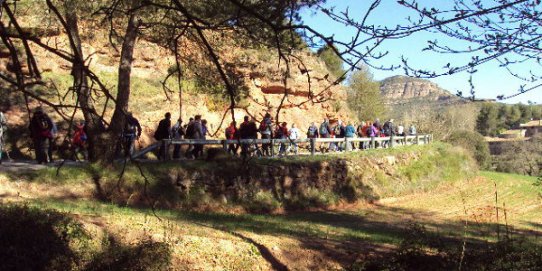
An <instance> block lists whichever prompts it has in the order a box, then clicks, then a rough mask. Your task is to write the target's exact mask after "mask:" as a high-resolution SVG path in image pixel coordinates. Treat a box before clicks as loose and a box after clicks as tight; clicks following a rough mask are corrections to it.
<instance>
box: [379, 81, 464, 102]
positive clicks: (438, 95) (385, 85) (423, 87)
mask: <svg viewBox="0 0 542 271" xmlns="http://www.w3.org/2000/svg"><path fill="white" fill-rule="evenodd" d="M380 91H381V92H382V95H383V96H384V98H385V100H386V101H388V103H392V104H393V103H397V102H398V101H405V100H412V99H422V98H423V99H424V100H426V101H445V100H452V99H455V98H456V97H455V96H454V95H452V94H451V93H450V92H448V91H447V90H444V89H442V88H440V87H439V86H438V85H437V84H435V83H433V82H430V81H428V80H424V79H418V78H412V77H407V76H393V77H390V78H387V79H384V80H383V81H382V82H381V86H380Z"/></svg>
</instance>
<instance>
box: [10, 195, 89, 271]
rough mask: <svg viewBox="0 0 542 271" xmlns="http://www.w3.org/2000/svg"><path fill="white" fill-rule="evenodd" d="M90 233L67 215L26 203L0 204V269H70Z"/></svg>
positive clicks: (80, 260) (77, 262)
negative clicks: (26, 204)
mask: <svg viewBox="0 0 542 271" xmlns="http://www.w3.org/2000/svg"><path fill="white" fill-rule="evenodd" d="M89 241H90V236H89V234H88V233H87V232H85V230H84V229H83V227H82V226H81V225H80V224H79V223H77V222H75V221H73V219H71V218H70V217H69V216H67V215H65V214H63V213H60V212H57V211H52V210H39V209H37V208H31V207H27V206H18V205H8V206H2V207H0V244H1V245H0V270H72V269H74V268H75V267H77V266H79V265H81V264H82V260H83V252H82V251H88V247H87V245H88V244H89Z"/></svg>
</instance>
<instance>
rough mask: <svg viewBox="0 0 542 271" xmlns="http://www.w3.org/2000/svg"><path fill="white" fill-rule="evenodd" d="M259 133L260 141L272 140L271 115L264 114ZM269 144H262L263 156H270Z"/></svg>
mask: <svg viewBox="0 0 542 271" xmlns="http://www.w3.org/2000/svg"><path fill="white" fill-rule="evenodd" d="M258 130H259V132H260V134H261V135H262V139H269V140H271V138H273V120H272V119H271V114H269V113H266V114H265V116H264V118H263V120H262V121H261V122H260V127H259V129H258ZM272 147H273V146H271V143H264V144H262V149H263V155H265V156H271V148H272Z"/></svg>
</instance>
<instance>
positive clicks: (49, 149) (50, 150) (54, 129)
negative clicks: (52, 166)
mask: <svg viewBox="0 0 542 271" xmlns="http://www.w3.org/2000/svg"><path fill="white" fill-rule="evenodd" d="M51 123H52V124H53V126H52V127H51V138H49V144H48V145H49V146H48V147H47V157H48V158H49V162H50V163H52V162H54V160H53V149H54V147H55V142H56V135H57V134H58V128H57V126H56V123H55V122H54V121H51Z"/></svg>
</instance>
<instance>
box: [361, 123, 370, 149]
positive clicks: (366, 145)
mask: <svg viewBox="0 0 542 271" xmlns="http://www.w3.org/2000/svg"><path fill="white" fill-rule="evenodd" d="M372 130H373V125H371V121H366V122H365V124H364V125H363V127H362V128H361V136H362V137H365V138H370V137H371V133H372ZM370 144H371V143H370V142H361V143H360V146H361V148H362V149H368V148H369V145H370Z"/></svg>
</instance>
